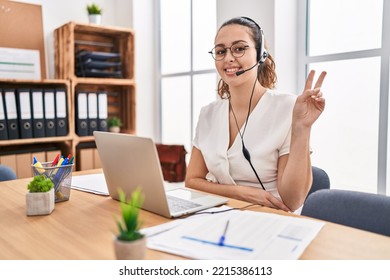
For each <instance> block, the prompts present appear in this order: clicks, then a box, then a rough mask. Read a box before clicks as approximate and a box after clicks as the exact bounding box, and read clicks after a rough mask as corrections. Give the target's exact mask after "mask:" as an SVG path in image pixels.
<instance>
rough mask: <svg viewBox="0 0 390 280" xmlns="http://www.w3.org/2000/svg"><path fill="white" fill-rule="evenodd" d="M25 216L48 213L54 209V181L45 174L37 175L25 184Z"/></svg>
mask: <svg viewBox="0 0 390 280" xmlns="http://www.w3.org/2000/svg"><path fill="white" fill-rule="evenodd" d="M27 189H28V190H29V192H28V193H27V194H26V214H27V216H34V215H48V214H50V213H51V212H53V210H54V203H55V198H54V183H53V182H52V181H51V180H50V179H49V178H46V176H45V175H37V176H35V177H34V178H33V179H32V181H31V182H30V183H29V184H28V185H27Z"/></svg>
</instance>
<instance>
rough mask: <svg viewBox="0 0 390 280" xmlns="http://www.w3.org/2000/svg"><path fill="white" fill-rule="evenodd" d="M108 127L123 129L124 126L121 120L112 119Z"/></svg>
mask: <svg viewBox="0 0 390 280" xmlns="http://www.w3.org/2000/svg"><path fill="white" fill-rule="evenodd" d="M107 125H108V127H115V126H117V127H121V126H122V125H123V123H122V121H121V119H120V118H118V117H111V118H108V120H107Z"/></svg>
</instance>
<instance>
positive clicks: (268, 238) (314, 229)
mask: <svg viewBox="0 0 390 280" xmlns="http://www.w3.org/2000/svg"><path fill="white" fill-rule="evenodd" d="M228 220H229V227H228V230H227V232H226V235H225V237H226V239H225V243H224V244H225V246H219V245H218V241H219V238H220V237H221V235H222V234H223V232H224V229H225V226H226V222H227V221H228ZM175 223H176V224H175ZM324 224H325V223H324V222H319V221H314V220H308V219H302V218H299V217H289V216H282V215H277V214H271V213H261V212H253V211H230V212H225V213H220V214H213V215H209V216H203V215H202V216H199V217H197V218H194V219H188V220H187V219H186V220H180V221H179V222H177V221H174V222H171V223H167V224H164V225H161V233H160V234H154V235H150V236H149V237H148V239H147V240H148V245H147V246H148V248H150V249H155V250H160V251H164V252H168V253H173V254H177V255H181V256H184V257H188V258H193V259H271V260H273V259H283V260H291V259H298V258H299V256H300V255H301V254H302V253H303V251H304V250H305V249H306V247H307V246H308V245H309V244H310V242H311V241H312V240H313V239H314V238H315V236H316V235H317V234H318V232H319V231H320V230H321V228H322V227H323V225H324ZM164 229H165V230H164ZM158 230H159V229H158V228H157V227H154V228H153V231H154V232H156V233H158ZM146 232H147V230H146Z"/></svg>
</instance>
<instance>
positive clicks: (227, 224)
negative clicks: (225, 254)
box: [218, 220, 229, 246]
mask: <svg viewBox="0 0 390 280" xmlns="http://www.w3.org/2000/svg"><path fill="white" fill-rule="evenodd" d="M228 227H229V220H227V222H226V226H225V230H224V231H223V234H222V235H221V237H220V238H219V242H218V245H219V246H223V245H224V244H225V236H226V232H227V229H228Z"/></svg>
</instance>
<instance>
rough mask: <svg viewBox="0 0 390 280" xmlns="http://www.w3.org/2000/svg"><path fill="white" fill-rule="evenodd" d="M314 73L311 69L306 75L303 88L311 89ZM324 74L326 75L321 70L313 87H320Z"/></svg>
mask: <svg viewBox="0 0 390 280" xmlns="http://www.w3.org/2000/svg"><path fill="white" fill-rule="evenodd" d="M315 73H316V71H315V70H311V71H310V73H309V75H308V76H307V79H306V84H305V90H311V89H312V85H313V80H314V75H315ZM325 76H326V72H325V71H322V72H321V74H320V76H319V77H318V79H317V81H316V84H315V86H314V88H321V86H322V83H323V81H324V79H325Z"/></svg>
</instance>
